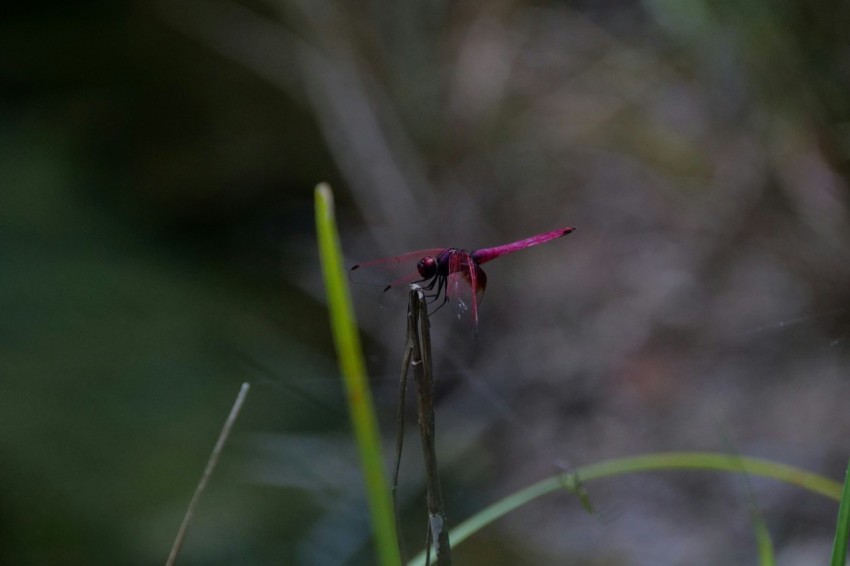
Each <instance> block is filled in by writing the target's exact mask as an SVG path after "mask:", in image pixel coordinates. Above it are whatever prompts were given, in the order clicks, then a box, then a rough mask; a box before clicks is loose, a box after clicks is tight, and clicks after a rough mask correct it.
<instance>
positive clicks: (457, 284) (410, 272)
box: [349, 227, 575, 327]
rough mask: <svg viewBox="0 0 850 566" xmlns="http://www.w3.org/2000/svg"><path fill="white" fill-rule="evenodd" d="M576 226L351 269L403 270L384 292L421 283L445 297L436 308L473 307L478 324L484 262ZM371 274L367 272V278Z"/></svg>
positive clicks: (431, 297)
mask: <svg viewBox="0 0 850 566" xmlns="http://www.w3.org/2000/svg"><path fill="white" fill-rule="evenodd" d="M573 230H575V228H572V227H567V228H559V229H557V230H553V231H551V232H546V233H544V234H538V235H536V236H532V237H530V238H526V239H524V240H519V241H518V242H512V243H510V244H503V245H501V246H495V247H492V248H482V249H480V250H475V251H472V252H470V251H467V250H462V249H459V248H434V249H429V250H419V251H416V252H409V253H406V254H402V255H400V256H396V257H389V258H384V259H376V260H372V261H367V262H365V263H358V264H357V265H355V266H354V267H352V268H351V271H350V272H349V273H350V274H351V275H352V277H354V278H357V277H358V276H359V274H360V273H363V272H373V271H374V272H376V273H377V272H380V273H383V274H386V273H391V274H396V275H399V274H402V275H401V276H400V277H397V278H395V279H393V280H392V281H390V283H389V284H388V285H387V286H386V287H384V292H387V291H390V290H391V289H398V288H404V287H406V286H407V285H410V284H413V283H415V284H418V285H420V286H421V287H422V288H423V289H424V290H425V291H426V296H427V297H428V300H429V301H431V302H435V301H437V300H438V299H439V298H440V297H442V298H443V302H442V303H440V306H439V307H437V308H440V307H442V306H443V305H444V304H445V303H446V302H453V303H455V307H456V308H457V312H458V317H460V316H462V315H463V313H465V312H466V311H467V310H469V311H471V314H472V321H473V324H474V325H475V326H476V327H477V326H478V303H480V302H481V299H482V297H483V295H484V289H485V288H486V287H487V274H486V273H484V270H483V269H481V264H484V263H487V262H488V261H490V260H493V259H496V258H497V257H500V256H503V255H507V254H509V253H513V252H515V251H517V250H524V249H525V248H530V247H531V246H536V245H538V244H543V243H545V242H548V241H549V240H554V239H555V238H560V237H561V236H566V235H567V234H569V233H570V232H572V231H573ZM361 270H363V271H361ZM355 272H357V273H356V274H355ZM373 275H374V274H373ZM368 278H369V277H368V276H367V277H366V279H368ZM387 279H389V277H387Z"/></svg>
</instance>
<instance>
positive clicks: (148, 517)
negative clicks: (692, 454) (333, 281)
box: [0, 0, 850, 565]
mask: <svg viewBox="0 0 850 566" xmlns="http://www.w3.org/2000/svg"><path fill="white" fill-rule="evenodd" d="M848 29H850V4H848V3H846V2H834V1H829V0H822V1H815V2H804V1H802V0H781V1H778V2H768V1H766V0H747V1H743V2H737V3H720V4H717V3H710V2H705V1H702V0H685V1H682V0H644V1H643V2H582V1H574V2H573V1H563V2H523V1H510V0H499V1H496V2H478V1H461V2H439V1H425V2H423V1H411V0H402V1H400V2H358V3H352V2H342V1H329V0H285V1H283V2H278V3H275V2H255V3H231V2H218V1H216V2H204V1H197V2H194V1H193V2H162V3H159V4H150V3H145V2H137V3H132V2H124V3H114V2H97V1H88V2H78V3H74V4H73V5H69V4H68V3H63V2H35V3H27V4H20V5H18V6H17V7H7V8H4V9H3V14H2V18H0V85H1V86H2V92H0V148H2V151H0V337H2V339H0V462H2V464H0V563H3V564H63V565H64V564H150V563H161V562H162V561H164V559H165V557H166V555H167V553H168V548H169V546H170V544H171V541H172V539H173V537H174V534H175V532H176V530H177V527H178V525H179V522H180V519H181V517H182V513H183V511H184V509H185V505H186V504H187V502H188V499H189V497H190V496H191V494H192V491H193V489H194V487H195V483H196V482H197V480H198V478H199V476H200V473H201V470H202V467H203V464H204V462H205V460H206V458H207V456H208V453H209V450H210V449H211V447H212V444H213V442H214V439H215V435H216V434H217V433H218V430H219V427H220V426H221V423H222V422H223V420H224V418H225V416H226V414H227V411H228V409H229V407H230V404H231V402H232V400H233V398H234V396H235V394H236V392H237V390H238V387H239V384H240V383H241V382H242V381H245V380H247V381H250V382H251V383H252V384H253V385H254V388H253V389H252V392H251V394H250V395H249V397H248V400H247V403H246V406H245V409H244V412H243V415H242V417H241V420H240V421H239V423H238V425H237V429H236V431H235V433H234V437H233V439H232V442H231V444H230V445H229V446H228V448H227V451H226V453H225V455H224V457H223V460H222V463H221V466H220V468H219V470H218V471H217V472H216V475H215V476H214V477H213V481H212V484H211V485H210V489H209V491H208V492H207V495H206V497H205V499H204V500H203V501H202V503H201V506H200V508H199V510H198V514H197V516H196V519H195V522H194V523H193V525H192V528H191V531H190V534H189V540H188V541H187V544H186V547H185V548H184V553H183V556H182V560H181V561H180V563H181V564H184V565H188V564H308V565H332V564H371V563H373V559H372V555H371V549H370V547H369V539H368V525H367V522H366V518H365V516H364V506H363V505H364V504H363V501H362V485H361V480H360V477H359V475H358V471H357V470H358V468H357V460H356V457H355V455H354V453H353V449H352V442H351V437H350V432H349V427H348V420H347V419H348V417H347V415H346V412H345V406H344V403H343V399H342V394H341V387H340V383H339V381H338V377H337V372H336V366H335V360H334V355H333V351H332V346H331V343H330V335H329V331H328V329H327V320H326V318H327V317H326V312H325V309H324V305H323V299H322V288H321V283H320V281H319V277H318V273H319V269H318V265H317V262H316V251H315V239H314V235H313V233H314V227H313V216H312V215H313V213H312V188H313V186H314V185H315V184H316V183H317V182H319V181H330V182H331V183H332V184H333V185H334V188H335V190H336V195H337V201H338V205H339V209H338V217H339V220H340V223H341V232H342V239H343V247H344V248H345V251H346V253H347V255H348V257H349V259H350V260H351V263H354V262H356V261H358V260H363V259H371V258H373V257H381V256H384V255H395V254H398V253H402V252H405V251H410V250H414V249H418V248H424V247H437V246H460V247H467V248H476V247H482V246H489V245H495V244H500V243H504V242H508V241H513V240H516V239H519V238H523V237H526V236H530V235H533V234H536V233H538V232H542V231H547V230H551V229H554V228H557V227H561V226H566V225H573V226H577V227H578V229H577V231H576V232H575V233H574V234H571V235H570V236H568V237H567V238H564V239H562V240H557V241H555V242H552V243H549V244H546V245H545V246H542V247H539V248H535V249H533V250H527V251H523V252H522V253H518V254H515V255H513V256H511V257H510V258H504V259H500V260H498V261H497V262H493V263H492V264H489V265H488V266H487V272H488V274H489V281H490V282H489V287H488V291H487V296H486V299H485V301H484V302H483V305H482V307H481V309H482V310H481V329H480V332H479V334H478V335H477V337H473V336H472V334H471V332H470V329H469V327H468V326H465V325H463V324H462V323H458V322H457V321H456V320H455V318H454V317H453V316H452V314H451V313H450V312H449V311H448V310H444V311H440V312H439V313H438V314H436V315H435V316H434V318H433V321H432V322H433V325H434V333H435V334H434V340H435V355H436V358H437V359H436V364H437V368H436V369H437V376H436V377H437V380H438V382H439V407H438V421H437V426H438V442H439V451H440V457H441V458H442V462H441V464H442V465H443V470H444V492H445V493H444V496H445V499H446V500H447V504H448V512H449V516H450V519H452V520H453V521H454V522H455V524H456V523H457V522H459V521H460V520H462V519H464V518H466V517H468V516H469V515H471V514H472V513H474V512H476V511H478V510H479V509H481V508H482V507H483V506H485V505H487V504H489V503H492V502H494V501H495V500H497V499H498V498H500V497H502V496H505V495H507V494H509V493H512V492H513V491H515V490H517V489H519V488H521V487H523V486H525V485H527V484H529V483H531V482H533V481H536V480H538V479H541V478H543V477H545V476H547V475H549V474H551V473H554V472H556V471H558V470H559V469H562V468H563V467H567V468H569V467H574V466H579V465H582V464H588V463H593V462H597V461H600V460H602V459H606V458H613V457H619V456H627V455H633V454H641V453H647V452H656V451H669V450H711V451H720V452H725V453H740V454H744V455H749V456H759V457H764V458H769V459H773V460H777V461H781V462H785V463H790V464H794V465H799V466H802V467H805V468H807V469H810V470H812V471H815V472H819V473H823V474H825V475H828V476H830V477H833V478H835V479H840V478H841V477H842V476H843V472H844V469H845V466H846V462H847V458H848V453H850V450H848V441H847V439H848V438H850V410H848V408H847V407H848V401H847V400H848V398H850V381H848V380H850V304H848V300H849V299H850V285H848V281H850V223H848V213H849V212H850V207H848V180H850V93H849V92H848V87H850V35H848V33H847V30H848ZM378 293H379V289H377V288H376V289H369V288H356V289H355V300H356V302H357V307H358V313H359V314H360V316H361V322H362V324H363V327H364V332H365V333H366V338H367V340H366V347H367V354H368V356H369V361H370V367H371V369H372V376H373V385H374V390H375V395H376V400H377V404H378V409H379V411H380V413H381V418H382V426H383V431H384V439H385V441H387V446H388V452H387V453H388V454H389V446H390V444H391V442H390V441H391V439H392V434H393V433H394V428H393V414H394V402H395V394H396V392H395V387H396V379H397V371H398V364H399V357H400V354H401V347H402V344H403V334H402V332H403V312H401V311H399V310H396V309H392V308H380V301H379V300H378V298H377V294H378ZM410 422H411V423H413V419H412V418H411V420H410ZM409 433H410V434H409V438H408V443H407V453H406V458H405V461H404V466H403V474H404V475H403V481H402V483H403V486H402V497H403V499H404V501H405V502H406V503H405V509H406V511H405V529H406V531H407V532H406V534H407V537H406V538H407V540H408V547H409V548H411V549H413V548H418V545H420V544H421V534H422V533H423V532H424V528H425V523H424V516H423V510H422V505H421V500H422V492H421V470H420V464H419V458H418V454H419V450H418V447H417V445H416V431H415V430H413V428H412V426H411V429H410V431H409ZM588 489H589V495H590V498H591V501H592V502H593V504H594V506H595V508H596V510H597V512H596V513H595V514H593V515H588V514H587V513H585V512H584V511H583V510H582V509H581V507H580V505H579V503H578V501H577V500H576V498H575V497H573V496H570V495H568V494H559V495H557V496H554V497H548V498H545V499H543V500H540V501H537V502H535V503H534V504H533V505H530V506H528V507H526V508H523V509H522V510H520V511H518V512H516V513H514V514H512V515H510V516H509V517H507V518H505V519H504V520H502V521H500V522H499V523H497V524H496V525H494V526H492V527H490V528H488V529H486V530H485V531H483V532H482V533H479V534H477V535H476V536H475V537H474V538H472V539H470V540H469V541H467V542H465V543H464V544H463V545H460V546H459V547H458V548H457V550H456V562H457V563H459V564H529V565H530V564H653V565H657V564H752V563H755V561H756V546H755V542H754V535H753V528H752V525H751V519H750V507H751V506H752V505H753V504H754V505H755V506H756V507H757V508H758V510H759V511H760V513H761V514H762V516H763V517H764V520H765V521H766V523H767V526H768V528H769V529H770V531H771V534H772V536H773V540H774V543H775V545H776V552H777V558H778V563H780V564H788V565H791V564H814V563H825V562H826V561H827V560H828V557H829V552H830V546H831V542H832V533H833V528H834V522H835V516H836V510H837V509H836V505H835V504H834V503H833V502H830V501H827V500H824V499H822V498H819V497H818V496H815V495H813V494H811V493H808V492H803V491H801V490H798V489H795V488H792V487H789V486H784V485H778V484H776V483H773V482H766V481H760V480H757V479H755V478H752V479H751V480H750V481H749V482H747V481H746V480H744V479H742V478H740V477H727V476H720V475H716V474H708V473H703V474H700V473H681V474H657V475H644V476H635V477H629V478H625V479H622V480H618V481H606V482H600V483H596V484H591V485H589V486H588Z"/></svg>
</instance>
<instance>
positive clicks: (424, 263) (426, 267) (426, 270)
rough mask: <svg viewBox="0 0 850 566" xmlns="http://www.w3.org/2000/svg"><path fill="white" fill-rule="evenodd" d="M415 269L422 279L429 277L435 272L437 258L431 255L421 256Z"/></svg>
mask: <svg viewBox="0 0 850 566" xmlns="http://www.w3.org/2000/svg"><path fill="white" fill-rule="evenodd" d="M416 269H418V270H419V275H421V276H422V278H423V279H430V278H431V277H434V276H435V275H436V274H437V260H436V259H434V258H433V257H431V256H428V257H423V258H422V259H420V260H419V263H418V264H417V265H416Z"/></svg>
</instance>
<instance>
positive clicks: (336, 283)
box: [315, 183, 401, 566]
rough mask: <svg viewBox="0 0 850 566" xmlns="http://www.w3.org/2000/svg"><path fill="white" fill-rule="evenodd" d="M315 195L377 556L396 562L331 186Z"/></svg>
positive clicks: (321, 253)
mask: <svg viewBox="0 0 850 566" xmlns="http://www.w3.org/2000/svg"><path fill="white" fill-rule="evenodd" d="M315 195H316V230H317V233H318V238H319V258H320V261H321V264H322V273H323V275H324V280H325V289H326V291H327V295H328V310H329V311H330V317H331V329H332V331H333V338H334V344H335V346H336V351H337V356H338V357H339V367H340V371H341V372H342V377H343V382H344V384H345V391H346V395H347V399H348V407H349V412H350V413H351V422H352V425H353V427H354V436H355V439H356V441H357V450H358V452H359V454H360V462H361V466H362V467H363V475H364V477H365V480H366V492H367V496H368V499H369V511H370V513H371V517H372V528H373V531H374V533H375V544H376V547H377V553H378V558H379V560H380V564H382V565H393V566H394V565H400V564H401V554H400V553H399V549H398V546H397V544H396V541H397V538H396V527H395V520H394V518H393V509H392V503H391V500H390V489H389V486H388V485H387V480H386V477H385V475H384V468H383V456H382V454H381V438H380V433H379V431H378V420H377V418H376V417H375V410H374V408H373V404H372V395H371V393H370V391H369V387H368V383H367V381H366V364H365V363H364V361H363V351H362V349H361V347H360V335H359V334H358V330H357V324H356V322H355V320H354V309H353V308H352V306H351V294H350V292H349V290H348V278H347V274H346V270H345V267H344V266H343V263H342V251H341V248H340V244H339V235H338V234H337V229H336V221H335V219H334V208H333V194H332V193H331V188H330V186H328V185H327V184H325V183H322V184H320V185H318V186H317V187H316V193H315Z"/></svg>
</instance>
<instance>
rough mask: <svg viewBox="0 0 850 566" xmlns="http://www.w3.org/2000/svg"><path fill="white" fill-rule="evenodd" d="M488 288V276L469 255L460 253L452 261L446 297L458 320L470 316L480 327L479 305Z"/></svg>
mask: <svg viewBox="0 0 850 566" xmlns="http://www.w3.org/2000/svg"><path fill="white" fill-rule="evenodd" d="M486 286H487V275H486V274H485V273H484V271H483V270H482V269H481V268H480V267H479V266H478V264H477V263H476V262H475V260H473V259H472V257H471V256H470V255H469V254H468V253H466V252H458V253H456V254H455V255H454V256H453V257H452V258H451V259H450V261H449V276H448V280H447V283H446V297H447V298H448V299H449V301H451V302H452V303H453V304H454V308H455V312H457V315H458V318H462V317H464V316H470V318H471V319H472V323H473V325H474V326H476V327H477V326H478V303H480V302H481V299H482V298H483V296H484V288H485V287H486Z"/></svg>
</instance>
